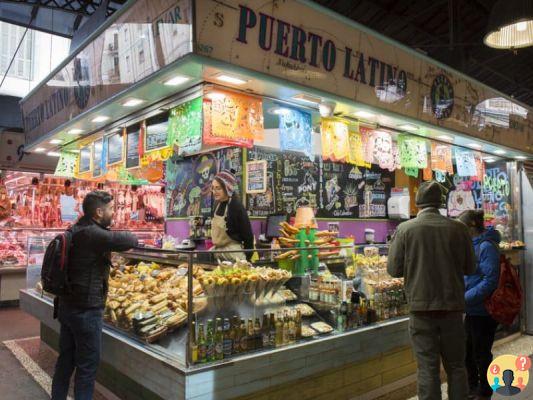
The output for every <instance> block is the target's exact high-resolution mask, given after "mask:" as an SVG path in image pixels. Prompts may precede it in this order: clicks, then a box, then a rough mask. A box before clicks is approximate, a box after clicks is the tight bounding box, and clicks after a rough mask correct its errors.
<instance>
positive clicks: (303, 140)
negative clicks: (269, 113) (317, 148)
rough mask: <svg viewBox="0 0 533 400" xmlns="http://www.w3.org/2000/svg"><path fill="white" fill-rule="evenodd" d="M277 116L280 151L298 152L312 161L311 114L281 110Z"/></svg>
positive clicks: (287, 109)
mask: <svg viewBox="0 0 533 400" xmlns="http://www.w3.org/2000/svg"><path fill="white" fill-rule="evenodd" d="M282 110H283V113H281V114H279V142H280V148H281V151H286V150H288V151H291V150H292V151H298V152H301V153H304V154H305V155H306V156H307V157H309V158H311V159H313V134H312V127H311V114H309V113H307V112H302V111H299V110H295V109H293V108H283V109H282Z"/></svg>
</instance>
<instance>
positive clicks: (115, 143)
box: [106, 133, 124, 165]
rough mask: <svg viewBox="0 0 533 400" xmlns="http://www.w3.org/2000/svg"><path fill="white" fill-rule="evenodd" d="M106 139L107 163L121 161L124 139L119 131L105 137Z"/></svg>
mask: <svg viewBox="0 0 533 400" xmlns="http://www.w3.org/2000/svg"><path fill="white" fill-rule="evenodd" d="M106 140H107V165H113V164H117V163H119V162H122V156H123V152H124V139H123V137H122V134H121V133H115V134H114V135H111V136H108V137H106Z"/></svg>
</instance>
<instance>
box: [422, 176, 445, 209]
mask: <svg viewBox="0 0 533 400" xmlns="http://www.w3.org/2000/svg"><path fill="white" fill-rule="evenodd" d="M415 203H416V206H417V207H418V208H427V207H436V208H441V207H443V206H444V203H445V199H444V196H443V193H442V188H441V185H440V183H438V182H436V181H429V182H424V183H422V184H421V185H420V187H419V188H418V192H417V193H416V200H415Z"/></svg>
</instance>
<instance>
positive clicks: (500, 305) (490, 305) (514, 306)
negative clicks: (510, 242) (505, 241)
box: [485, 254, 522, 325]
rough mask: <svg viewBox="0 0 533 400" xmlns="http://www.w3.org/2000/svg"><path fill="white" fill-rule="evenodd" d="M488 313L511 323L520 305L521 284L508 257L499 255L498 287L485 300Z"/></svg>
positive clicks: (506, 323) (504, 323) (499, 319)
mask: <svg viewBox="0 0 533 400" xmlns="http://www.w3.org/2000/svg"><path fill="white" fill-rule="evenodd" d="M485 307H486V308H487V311H488V312H489V314H490V315H491V316H492V318H494V319H495V320H496V321H498V322H499V323H500V324H503V325H511V324H512V323H513V321H514V319H515V318H516V316H517V315H518V314H519V313H520V309H521V307H522V286H521V285H520V279H519V278H518V272H517V271H516V269H515V267H513V265H512V264H511V262H510V261H509V259H507V257H505V256H504V255H503V254H502V255H501V256H500V279H499V281H498V287H497V288H496V290H495V291H494V292H493V293H492V295H491V296H490V297H488V298H487V299H486V300H485Z"/></svg>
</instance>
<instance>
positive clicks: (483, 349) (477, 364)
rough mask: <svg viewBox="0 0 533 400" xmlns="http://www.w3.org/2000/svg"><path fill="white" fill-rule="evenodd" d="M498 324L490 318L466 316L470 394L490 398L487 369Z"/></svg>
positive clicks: (490, 360)
mask: <svg viewBox="0 0 533 400" xmlns="http://www.w3.org/2000/svg"><path fill="white" fill-rule="evenodd" d="M497 326H498V323H497V322H496V321H495V320H494V319H492V318H491V317H490V316H486V317H485V316H475V315H467V316H466V318H465V332H466V362H465V363H466V369H467V372H468V385H469V387H470V392H471V393H474V394H478V395H480V396H486V397H490V396H491V395H492V389H491V387H490V386H489V383H488V382H487V369H488V368H489V366H490V363H491V362H492V344H493V343H494V335H495V333H496V327H497Z"/></svg>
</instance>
